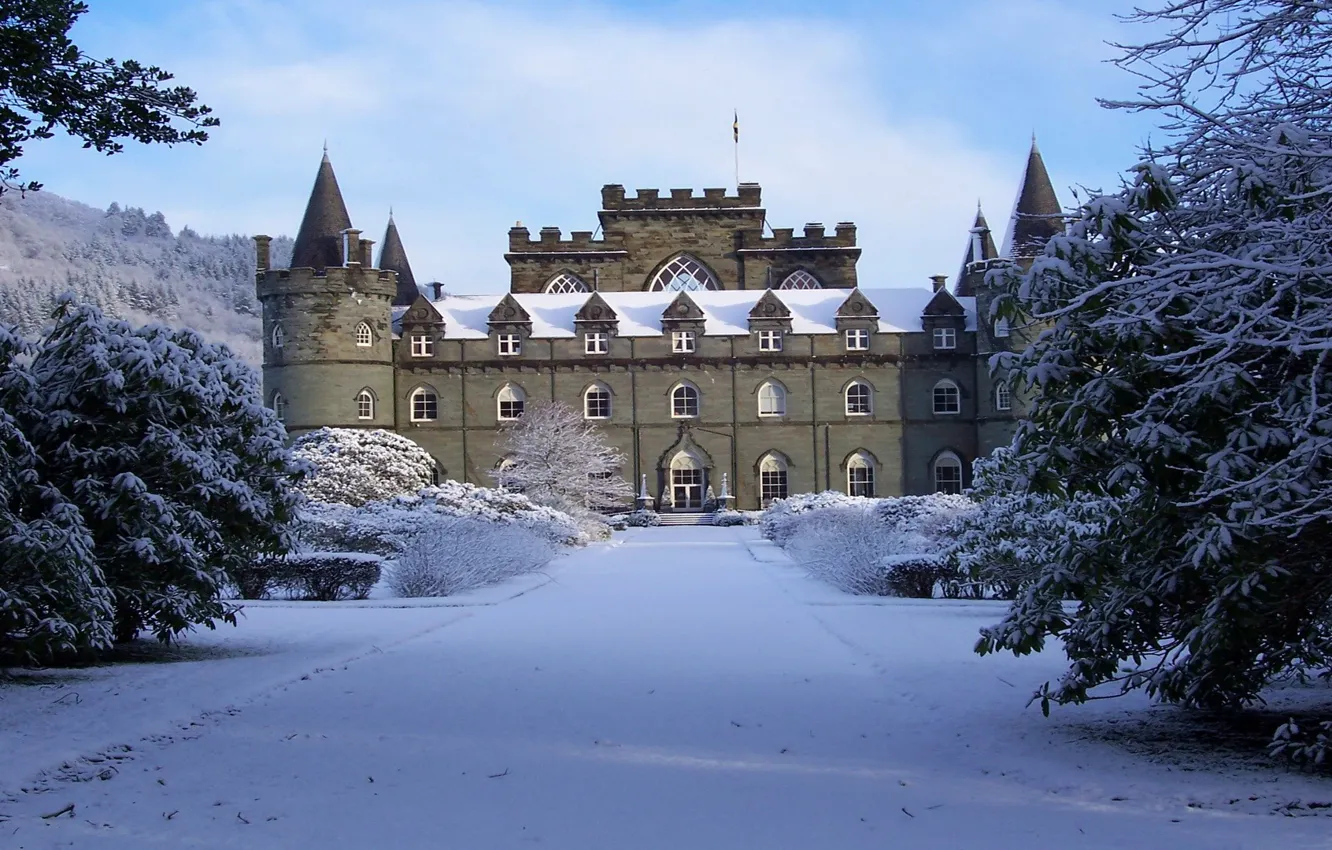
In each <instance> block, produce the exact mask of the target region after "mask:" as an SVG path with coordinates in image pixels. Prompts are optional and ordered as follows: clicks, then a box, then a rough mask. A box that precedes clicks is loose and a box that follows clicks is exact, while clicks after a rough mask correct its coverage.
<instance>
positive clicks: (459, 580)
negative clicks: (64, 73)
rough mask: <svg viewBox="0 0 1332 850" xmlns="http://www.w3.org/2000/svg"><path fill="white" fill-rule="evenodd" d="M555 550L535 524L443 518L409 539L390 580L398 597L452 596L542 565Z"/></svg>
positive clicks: (391, 588) (435, 520)
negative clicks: (505, 523) (534, 528)
mask: <svg viewBox="0 0 1332 850" xmlns="http://www.w3.org/2000/svg"><path fill="white" fill-rule="evenodd" d="M555 553H556V549H555V546H554V544H552V543H551V541H550V540H549V539H547V538H545V537H543V536H541V535H539V534H537V533H535V532H533V531H532V530H531V529H529V528H525V527H522V526H519V525H500V524H497V523H493V522H488V521H484V520H480V519H475V518H463V517H440V518H437V519H433V520H431V521H430V522H429V524H428V525H426V526H425V527H424V528H423V529H421V530H420V531H419V532H418V533H417V534H415V535H414V536H413V537H412V538H411V539H410V540H408V542H407V545H406V547H405V548H404V549H403V551H402V554H400V555H399V556H398V558H397V560H396V561H394V562H393V563H391V564H390V565H389V567H388V571H387V574H386V581H387V583H388V586H389V589H390V590H391V591H392V593H393V595H394V596H403V597H418V596H449V595H451V594H454V593H459V592H461V591H464V590H471V589H473V588H477V587H484V586H486V585H489V584H495V583H497V582H501V581H504V580H505V579H508V578H511V577H513V576H516V575H521V574H522V573H528V572H532V571H533V570H537V569H540V568H541V567H542V566H544V565H545V564H546V563H548V562H549V561H550V560H551V558H553V557H554V556H555Z"/></svg>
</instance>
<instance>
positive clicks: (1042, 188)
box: [1004, 135, 1064, 260]
mask: <svg viewBox="0 0 1332 850" xmlns="http://www.w3.org/2000/svg"><path fill="white" fill-rule="evenodd" d="M1063 231H1064V221H1063V209H1062V208H1061V207H1060V206H1059V199H1058V198H1057V197H1055V191H1054V186H1053V185H1052V184H1051V183H1050V175H1049V174H1048V173H1047V172H1046V170H1045V160H1044V159H1042V158H1041V151H1040V148H1038V147H1036V137H1035V136H1034V135H1033V136H1032V137H1031V153H1029V154H1028V155H1027V170H1026V172H1025V173H1024V174H1023V175H1022V185H1021V186H1020V187H1019V188H1018V196H1017V202H1016V203H1015V204H1014V205H1013V217H1012V219H1011V220H1010V221H1009V223H1008V233H1007V234H1006V235H1005V236H1004V256H1005V257H1010V258H1012V259H1015V260H1016V259H1025V258H1029V257H1034V256H1036V255H1037V254H1039V253H1040V252H1041V250H1042V249H1043V248H1044V247H1045V243H1046V241H1047V240H1048V239H1049V238H1050V237H1051V236H1055V235H1056V234H1059V233H1062V232H1063Z"/></svg>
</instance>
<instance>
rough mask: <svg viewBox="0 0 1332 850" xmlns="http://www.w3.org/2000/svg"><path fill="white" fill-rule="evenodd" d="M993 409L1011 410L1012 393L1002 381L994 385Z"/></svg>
mask: <svg viewBox="0 0 1332 850" xmlns="http://www.w3.org/2000/svg"><path fill="white" fill-rule="evenodd" d="M994 409H995V410H1012V409H1013V392H1012V390H1010V389H1009V388H1008V384H1007V383H1005V382H1003V381H1000V382H999V383H997V384H995V385H994Z"/></svg>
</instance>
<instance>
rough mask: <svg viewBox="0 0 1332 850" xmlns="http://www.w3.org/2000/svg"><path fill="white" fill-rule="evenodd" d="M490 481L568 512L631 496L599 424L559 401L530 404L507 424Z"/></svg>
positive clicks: (619, 459) (608, 505) (619, 457)
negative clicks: (501, 457) (499, 460)
mask: <svg viewBox="0 0 1332 850" xmlns="http://www.w3.org/2000/svg"><path fill="white" fill-rule="evenodd" d="M500 451H501V452H503V453H504V455H505V461H504V463H503V464H502V465H501V466H500V468H499V469H496V470H495V472H494V473H493V474H494V476H495V481H496V483H498V484H499V486H501V487H504V488H505V489H508V490H517V491H520V492H521V493H523V494H524V495H525V496H527V497H528V498H529V499H531V500H532V501H534V502H537V503H538V504H543V505H548V506H550V507H552V508H556V509H558V510H562V511H566V512H569V513H575V514H576V513H580V512H587V511H597V510H604V509H607V508H613V507H617V506H619V505H621V504H623V503H624V502H626V501H628V500H629V499H632V498H633V495H634V492H633V488H631V487H630V486H629V482H628V481H626V480H625V479H624V463H625V458H624V455H623V454H621V453H620V452H619V450H617V449H615V448H614V447H612V446H609V445H607V444H606V439H605V437H604V435H603V434H602V433H601V431H600V429H598V428H597V427H596V425H594V424H593V423H591V422H588V421H586V420H584V419H583V417H582V416H580V415H579V414H578V412H577V411H576V410H574V409H573V408H572V407H569V405H567V404H564V403H562V402H558V401H557V402H546V403H542V404H534V405H531V406H529V407H528V408H527V411H526V412H525V413H524V414H523V417H522V418H521V419H519V420H518V421H517V422H515V423H513V424H512V425H510V426H508V428H507V429H506V430H505V432H504V435H503V437H502V439H501V443H500Z"/></svg>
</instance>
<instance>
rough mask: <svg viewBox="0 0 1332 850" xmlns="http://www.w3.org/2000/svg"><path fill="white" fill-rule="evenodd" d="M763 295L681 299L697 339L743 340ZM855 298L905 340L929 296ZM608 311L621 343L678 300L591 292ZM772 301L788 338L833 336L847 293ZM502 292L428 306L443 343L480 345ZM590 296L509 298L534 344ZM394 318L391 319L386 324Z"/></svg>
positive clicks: (657, 329) (560, 329)
mask: <svg viewBox="0 0 1332 850" xmlns="http://www.w3.org/2000/svg"><path fill="white" fill-rule="evenodd" d="M767 291H768V290H766V289H747V290H739V291H715V292H714V291H708V292H690V293H689V298H690V299H691V300H692V301H693V302H694V303H695V304H697V305H698V307H699V309H700V310H702V311H703V318H704V324H703V333H704V335H705V336H748V335H749V311H750V310H751V309H753V307H754V304H755V303H756V302H757V301H758V300H759V298H761V297H762V296H763V293H765V292H767ZM860 292H861V293H862V294H863V295H864V296H865V297H866V298H868V299H869V301H870V303H871V304H873V305H874V306H875V307H876V308H877V309H878V311H879V333H909V332H919V331H920V330H921V314H922V313H923V312H924V311H925V306H926V305H927V304H929V303H930V299H931V298H933V297H934V292H933V291H932V290H929V289H921V288H912V289H862V290H860ZM597 294H598V295H600V296H601V298H602V299H604V300H605V302H606V303H607V304H608V305H610V308H611V309H612V310H614V311H615V315H616V317H617V319H618V320H619V321H618V324H617V326H616V333H617V335H619V336H622V337H636V336H641V337H653V336H661V333H662V327H661V314H662V313H664V312H665V311H666V308H667V307H669V306H670V304H671V302H672V301H674V300H675V298H676V296H677V295H678V294H679V293H676V292H599V293H597ZM774 294H775V295H776V296H777V297H778V298H780V299H781V301H782V303H783V304H785V305H786V306H787V308H788V309H789V310H790V311H791V332H792V333H796V334H834V333H837V309H838V308H839V307H841V306H842V304H843V303H845V301H846V299H847V297H848V296H849V295H850V294H851V290H849V289H784V290H779V291H775V292H774ZM504 295H505V293H497V294H489V295H443V296H441V297H440V298H439V299H438V300H435V301H433V302H432V303H433V304H434V306H435V309H436V310H438V311H439V314H440V316H441V317H442V318H443V319H444V338H445V339H485V338H486V337H487V336H489V319H490V314H491V311H493V310H494V309H495V307H496V305H497V304H499V302H500V299H502V298H503V297H504ZM590 297H591V293H587V292H568V293H545V292H543V293H513V298H514V300H516V301H517V302H518V303H519V304H521V305H522V307H523V309H524V310H526V311H527V312H528V314H529V315H530V316H531V317H532V336H533V338H536V339H559V338H569V337H573V336H574V335H575V334H576V329H575V326H574V316H575V315H576V314H577V313H578V310H579V309H580V308H581V307H582V306H583V305H584V304H585V303H587V300H588V298H590ZM958 302H959V303H961V305H962V307H963V308H964V309H965V310H966V316H967V330H969V331H974V330H975V329H976V299H974V298H959V299H958ZM394 318H395V319H396V318H398V317H397V316H395V317H394Z"/></svg>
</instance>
